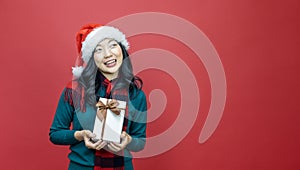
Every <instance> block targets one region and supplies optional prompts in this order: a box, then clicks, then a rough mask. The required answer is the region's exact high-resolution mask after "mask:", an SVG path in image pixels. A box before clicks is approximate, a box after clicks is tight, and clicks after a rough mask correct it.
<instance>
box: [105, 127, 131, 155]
mask: <svg viewBox="0 0 300 170" xmlns="http://www.w3.org/2000/svg"><path fill="white" fill-rule="evenodd" d="M131 140H132V138H131V136H130V135H128V134H127V133H126V132H125V131H123V132H122V134H121V143H120V144H119V143H114V142H111V143H109V144H108V145H107V147H108V149H109V150H111V151H113V152H119V151H121V150H123V149H124V148H125V147H126V146H127V145H128V144H129V143H130V142H131Z"/></svg>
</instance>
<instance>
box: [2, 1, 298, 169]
mask: <svg viewBox="0 0 300 170" xmlns="http://www.w3.org/2000/svg"><path fill="white" fill-rule="evenodd" d="M151 11H152V12H164V13H169V14H173V15H177V16H179V17H182V18H184V19H186V20H188V21H190V22H192V23H193V24H195V25H196V26H197V27H199V28H200V29H201V30H202V31H203V32H204V33H205V34H206V35H207V36H208V37H209V39H210V40H211V41H212V43H213V44H214V46H215V48H216V50H217V51H218V53H219V55H220V59H221V61H222V63H223V65H224V70H225V73H226V79H227V86H228V87H227V102H226V107H225V111H224V114H223V117H222V120H221V122H220V124H219V126H218V128H217V129H216V131H215V133H214V134H213V135H212V136H211V138H210V139H209V140H208V141H207V142H205V143H203V144H199V143H198V138H199V134H200V131H201V128H202V126H203V124H204V121H205V118H206V115H207V112H208V109H209V103H210V92H211V91H210V83H209V79H208V75H207V72H206V71H205V67H204V66H203V65H202V63H201V61H199V59H197V56H195V55H194V54H193V53H192V52H191V51H190V50H189V49H188V48H186V47H184V46H183V45H182V44H181V43H180V42H178V41H175V40H173V39H170V38H167V37H162V36H155V35H144V36H137V37H132V38H130V39H129V41H130V43H131V47H132V48H131V49H130V52H131V53H132V52H134V51H137V50H141V49H144V48H162V49H166V50H169V51H172V52H174V53H175V54H176V55H178V56H180V57H181V58H182V59H183V60H184V61H185V62H186V63H187V64H188V65H189V67H190V68H191V69H192V71H193V73H194V75H195V77H196V78H197V82H198V84H199V87H200V93H201V106H200V110H199V115H198V117H197V120H196V123H195V125H194V126H193V128H192V129H191V131H190V132H189V134H188V135H187V136H186V137H185V138H184V140H183V141H181V142H180V143H179V144H178V145H177V146H176V147H175V148H173V149H171V150H170V151H168V152H165V153H163V154H161V155H158V156H154V157H150V158H146V159H137V160H135V167H136V169H143V170H146V169H154V168H156V169H228V170H229V169H230V170H231V169H299V168H300V163H299V157H300V146H299V143H300V133H299V127H298V126H299V124H300V115H299V113H300V109H299V97H300V90H299V85H300V77H299V71H300V69H299V64H300V59H299V56H300V52H299V45H300V34H299V30H300V12H299V11H300V2H299V1H298V0H286V1H279V0H274V1H270V0H244V1H240V0H227V1H222V0H209V1H208V0H191V1H180V0H178V1H172V2H171V1H170V2H166V1H159V0H151V1H150V2H146V1H145V2H143V1H136V2H133V1H130V2H125V1H112V2H110V1H96V0H94V1H77V0H72V1H58V0H52V1H38V0H26V1H21V0H19V1H18V2H16V1H12V0H1V1H0V21H1V27H0V30H1V40H0V48H1V67H0V71H1V76H2V78H1V79H2V80H1V88H0V94H1V97H0V103H1V123H0V129H1V133H0V134H1V135H0V136H1V145H0V150H1V152H0V161H1V169H30V170H33V169H44V170H47V169H49V170H50V169H66V167H67V164H68V159H67V153H68V147H66V146H55V145H53V144H52V143H50V142H49V139H48V138H49V137H48V132H49V127H50V125H51V121H52V118H53V115H54V112H55V109H56V104H57V100H58V97H59V95H60V93H61V91H62V89H63V87H64V86H65V85H66V83H67V82H68V81H69V80H70V79H71V69H70V68H71V66H73V65H74V63H75V57H76V55H77V54H76V48H75V33H76V31H78V29H79V28H80V27H81V25H83V24H85V23H88V22H97V23H104V24H105V23H108V22H110V21H112V20H114V19H116V18H119V17H122V16H125V15H128V14H132V13H138V12H151ZM145 22H147V21H145ZM141 24H142V23H141ZM178 46H181V47H180V48H178ZM170 62H171V61H170ZM139 76H141V77H142V78H143V79H144V83H145V88H144V89H145V91H146V93H147V95H148V94H149V92H150V91H151V89H155V88H160V89H162V90H163V91H165V93H166V96H167V98H168V102H169V103H168V105H167V108H166V110H165V112H164V113H163V114H162V115H161V117H160V118H159V119H157V120H156V121H154V122H151V123H149V126H148V132H147V133H148V136H153V135H156V134H160V133H161V132H163V131H164V130H165V129H167V128H168V127H169V126H170V125H171V124H172V122H173V121H174V120H175V118H176V116H177V115H176V114H173V113H177V112H176V110H174V109H176V107H175V108H172V105H173V103H176V102H177V101H178V100H176V99H174V98H175V97H179V92H178V87H177V86H174V87H169V86H168V84H169V83H172V82H174V80H173V79H172V77H171V76H169V75H167V74H161V72H160V71H158V70H148V71H144V72H142V73H140V74H139ZM158 78H159V79H164V80H165V81H164V82H159V81H158ZM297 104H298V105H297Z"/></svg>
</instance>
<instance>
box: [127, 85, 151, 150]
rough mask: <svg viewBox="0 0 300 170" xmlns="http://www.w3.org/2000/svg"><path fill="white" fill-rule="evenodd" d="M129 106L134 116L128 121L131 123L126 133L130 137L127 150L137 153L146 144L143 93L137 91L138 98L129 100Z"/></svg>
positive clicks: (145, 107) (145, 117) (145, 111)
mask: <svg viewBox="0 0 300 170" xmlns="http://www.w3.org/2000/svg"><path fill="white" fill-rule="evenodd" d="M130 105H131V107H132V109H133V112H134V114H133V116H132V117H131V120H129V121H130V122H131V123H130V126H129V127H128V129H127V133H128V134H129V135H130V136H131V137H132V140H131V142H130V143H129V144H128V145H127V149H128V150H129V151H133V152H138V151H141V150H142V149H144V147H145V143H146V123H147V102H146V96H145V94H144V92H143V91H139V94H138V96H137V97H136V98H134V99H133V100H131V102H130Z"/></svg>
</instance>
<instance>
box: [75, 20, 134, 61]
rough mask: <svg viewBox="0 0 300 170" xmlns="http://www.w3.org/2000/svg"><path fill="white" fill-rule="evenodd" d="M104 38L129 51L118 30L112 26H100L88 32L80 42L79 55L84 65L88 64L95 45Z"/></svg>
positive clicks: (124, 38)
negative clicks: (117, 43)
mask: <svg viewBox="0 0 300 170" xmlns="http://www.w3.org/2000/svg"><path fill="white" fill-rule="evenodd" d="M105 38H111V39H114V40H116V41H117V42H119V43H121V44H122V45H123V46H124V47H125V48H126V50H128V49H129V43H128V42H127V40H126V37H125V35H124V34H123V33H122V32H121V31H120V30H119V29H117V28H115V27H112V26H101V27H98V28H95V29H94V30H93V31H92V32H90V33H89V34H88V35H87V37H86V39H85V40H84V41H83V42H82V47H81V53H82V59H83V61H84V62H85V63H88V61H89V60H90V58H91V57H92V54H93V51H94V49H95V48H96V46H97V44H98V43H99V42H101V41H102V40H104V39H105Z"/></svg>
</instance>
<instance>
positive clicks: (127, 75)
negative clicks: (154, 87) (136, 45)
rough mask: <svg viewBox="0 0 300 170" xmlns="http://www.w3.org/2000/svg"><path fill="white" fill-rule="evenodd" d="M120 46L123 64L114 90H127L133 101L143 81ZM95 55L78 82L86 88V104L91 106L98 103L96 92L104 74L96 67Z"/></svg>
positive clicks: (125, 51)
mask: <svg viewBox="0 0 300 170" xmlns="http://www.w3.org/2000/svg"><path fill="white" fill-rule="evenodd" d="M118 44H119V46H120V47H121V50H122V54H123V62H122V65H121V66H120V68H119V73H118V79H117V82H116V84H115V86H114V88H113V89H112V90H117V89H125V90H127V91H128V92H129V97H130V99H133V98H134V97H135V96H136V94H137V92H138V91H139V90H141V89H142V87H143V81H142V79H141V78H139V77H137V76H135V75H134V74H133V70H132V64H131V60H130V57H129V54H128V52H127V50H126V49H125V47H124V46H123V45H122V44H121V43H118ZM93 55H94V53H93V54H92V56H91V58H90V60H89V62H88V63H87V65H86V67H85V69H84V70H83V72H82V74H81V76H80V77H79V78H78V80H77V81H78V83H79V84H80V85H81V87H82V88H84V102H85V103H87V104H90V105H91V106H93V105H95V103H96V92H97V91H98V90H99V88H100V86H101V74H102V73H101V72H100V71H99V69H98V67H97V66H96V63H95V61H94V58H93Z"/></svg>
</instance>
